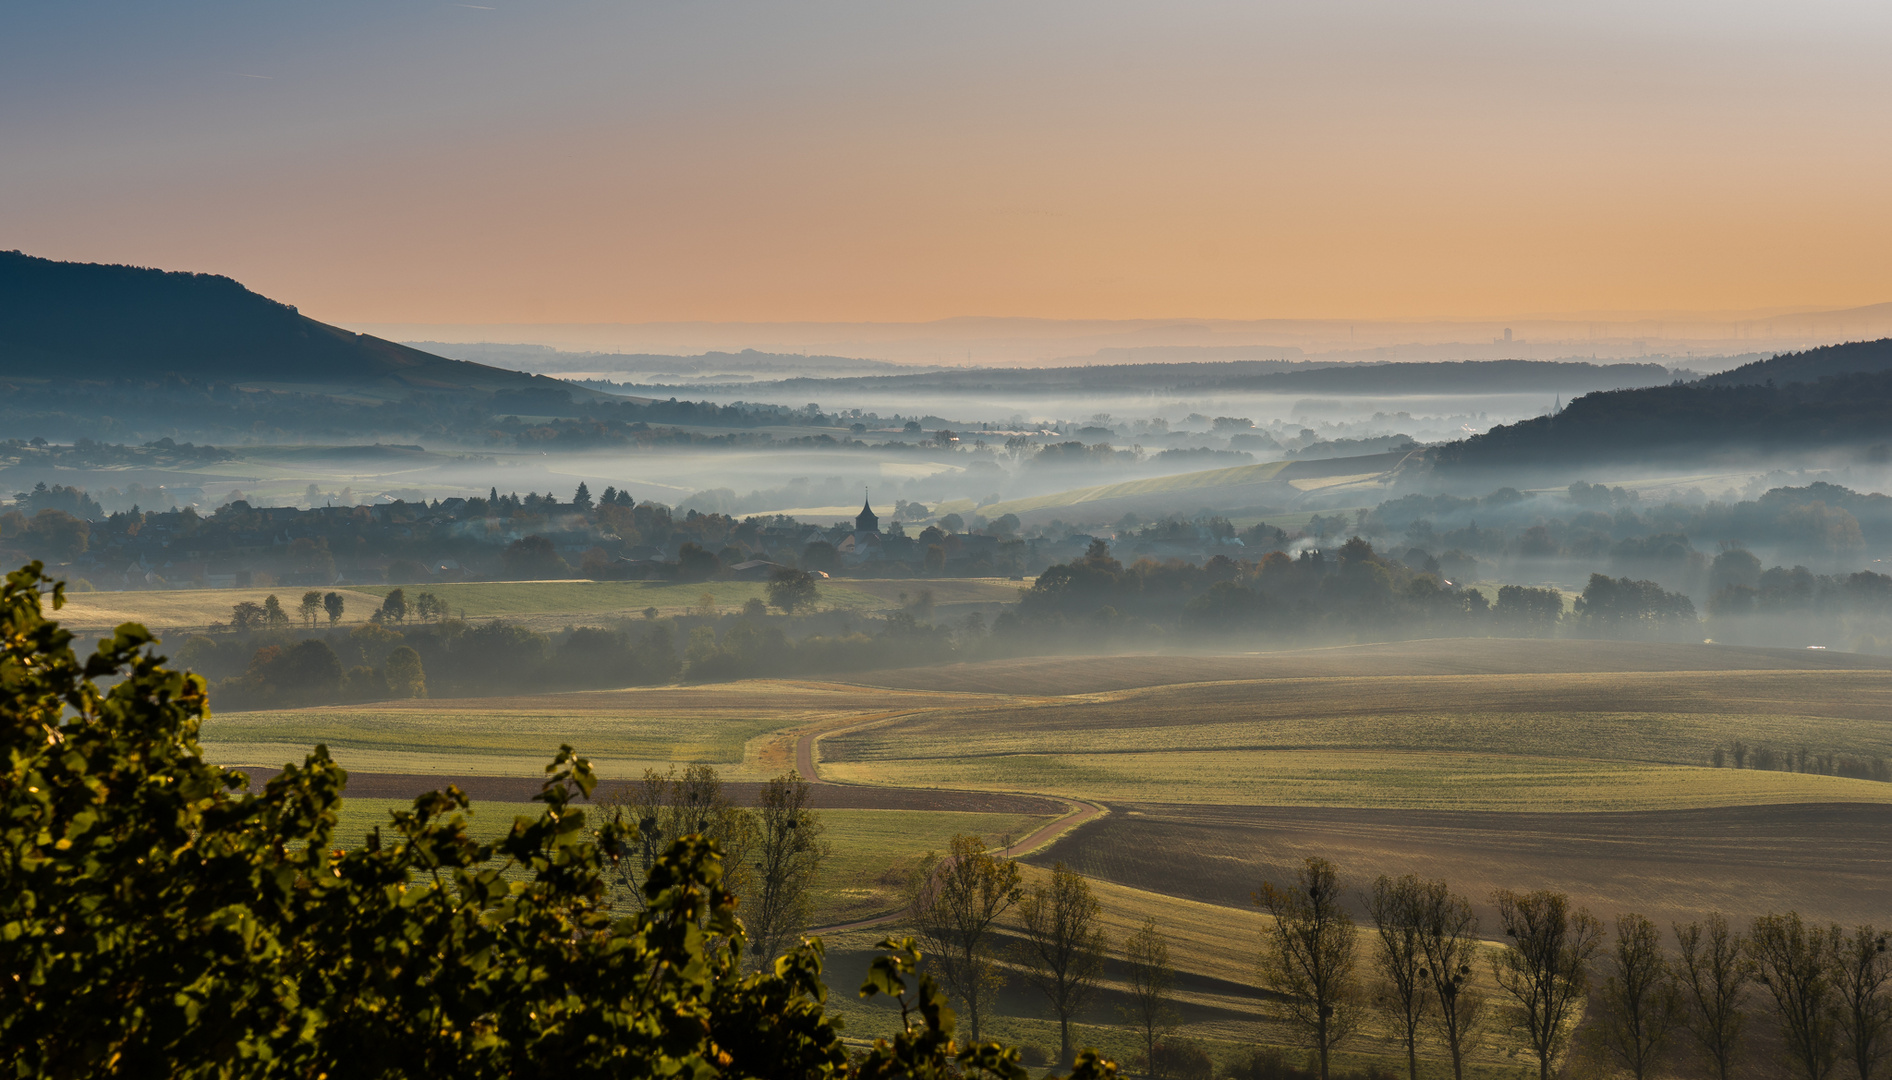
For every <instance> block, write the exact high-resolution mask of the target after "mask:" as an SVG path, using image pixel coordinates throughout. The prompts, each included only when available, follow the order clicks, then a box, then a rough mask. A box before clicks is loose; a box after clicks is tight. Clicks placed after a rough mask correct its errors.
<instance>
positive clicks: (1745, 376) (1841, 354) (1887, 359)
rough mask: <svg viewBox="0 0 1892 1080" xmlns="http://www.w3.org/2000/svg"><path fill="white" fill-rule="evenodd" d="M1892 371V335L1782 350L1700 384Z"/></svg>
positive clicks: (1744, 383)
mask: <svg viewBox="0 0 1892 1080" xmlns="http://www.w3.org/2000/svg"><path fill="white" fill-rule="evenodd" d="M1887 372H1892V338H1881V339H1879V340H1878V341H1849V342H1846V343H1845V344H1843V345H1827V346H1824V347H1822V348H1818V349H1808V350H1807V351H1805V352H1797V353H1781V354H1780V355H1779V356H1773V357H1769V358H1768V359H1766V360H1756V361H1754V362H1753V363H1751V364H1742V365H1741V366H1740V367H1738V368H1733V369H1730V370H1728V371H1723V372H1720V373H1719V374H1715V375H1710V376H1708V377H1706V378H1704V379H1701V380H1699V381H1698V382H1697V383H1696V385H1698V386H1764V385H1766V384H1767V383H1770V382H1771V383H1774V384H1776V385H1780V386H1785V385H1786V384H1788V383H1807V382H1818V381H1820V380H1821V379H1824V378H1827V377H1828V376H1831V375H1852V374H1872V375H1883V374H1885V373H1887Z"/></svg>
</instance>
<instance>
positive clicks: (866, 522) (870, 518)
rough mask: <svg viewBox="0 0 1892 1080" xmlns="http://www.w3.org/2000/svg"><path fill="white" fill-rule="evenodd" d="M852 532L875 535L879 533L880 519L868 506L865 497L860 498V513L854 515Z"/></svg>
mask: <svg viewBox="0 0 1892 1080" xmlns="http://www.w3.org/2000/svg"><path fill="white" fill-rule="evenodd" d="M854 531H855V532H864V533H877V532H879V531H880V518H879V517H878V516H877V515H876V514H875V513H874V508H873V507H872V506H871V505H869V504H868V500H867V496H865V495H863V496H861V512H860V513H858V514H856V515H854Z"/></svg>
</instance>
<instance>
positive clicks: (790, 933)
mask: <svg viewBox="0 0 1892 1080" xmlns="http://www.w3.org/2000/svg"><path fill="white" fill-rule="evenodd" d="M821 833H822V826H821V818H820V816H819V815H817V814H816V813H815V812H814V811H813V810H811V809H809V808H808V781H806V780H803V779H802V778H801V775H800V774H799V773H795V772H792V771H791V772H785V773H783V774H782V775H780V776H778V777H776V778H775V779H773V780H770V781H769V782H768V784H767V785H766V786H764V787H763V789H762V798H761V801H760V803H759V805H758V806H757V809H756V839H755V852H756V861H755V867H754V869H755V873H754V875H753V878H752V884H751V886H750V890H749V891H750V896H749V898H748V900H747V902H745V903H744V904H743V905H742V909H741V910H742V912H743V920H742V921H743V926H744V927H745V928H746V929H747V930H748V934H749V947H750V950H751V953H752V955H754V957H755V959H756V962H757V964H759V965H763V966H766V965H767V964H768V963H769V961H771V960H773V959H774V958H775V957H776V956H777V955H778V954H779V953H781V952H782V951H783V950H784V949H786V948H787V947H788V944H789V942H791V941H793V940H794V939H795V937H796V935H798V934H800V933H801V932H802V930H804V929H805V928H807V926H808V919H809V913H810V906H809V893H810V892H811V891H812V890H813V888H814V884H815V879H816V878H817V877H818V876H819V875H820V873H821V863H822V860H824V859H826V858H827V857H828V853H829V852H828V845H827V843H826V842H825V841H823V840H822V839H821Z"/></svg>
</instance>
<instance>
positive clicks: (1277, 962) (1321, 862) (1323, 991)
mask: <svg viewBox="0 0 1892 1080" xmlns="http://www.w3.org/2000/svg"><path fill="white" fill-rule="evenodd" d="M1341 896H1342V893H1341V888H1340V880H1339V876H1338V875H1337V874H1336V873H1335V871H1334V864H1333V863H1330V862H1328V861H1327V860H1326V859H1321V858H1309V859H1308V860H1307V861H1306V862H1305V863H1304V864H1303V865H1302V867H1301V870H1300V872H1299V873H1298V874H1297V875H1296V881H1295V884H1294V886H1293V887H1292V888H1288V889H1280V888H1276V887H1275V886H1274V885H1273V884H1272V883H1263V885H1262V886H1261V891H1260V892H1259V893H1257V894H1256V895H1255V902H1256V903H1258V904H1260V905H1261V906H1262V907H1263V908H1266V909H1267V911H1268V914H1269V915H1272V916H1273V917H1274V921H1273V924H1272V925H1271V926H1270V927H1269V928H1268V929H1267V930H1264V931H1263V932H1262V933H1263V938H1264V947H1263V949H1262V970H1263V972H1264V973H1265V974H1266V975H1267V976H1268V978H1269V981H1270V982H1272V983H1273V984H1274V987H1275V989H1277V990H1279V991H1280V992H1281V993H1283V994H1285V995H1286V996H1287V999H1288V1013H1289V1015H1290V1016H1291V1017H1292V1018H1293V1019H1294V1021H1295V1022H1296V1023H1297V1024H1299V1025H1300V1026H1301V1029H1302V1031H1303V1032H1304V1033H1305V1035H1306V1036H1307V1040H1308V1042H1309V1044H1310V1045H1312V1046H1313V1048H1314V1053H1315V1054H1316V1056H1317V1057H1318V1058H1319V1061H1320V1080H1328V1065H1329V1059H1330V1058H1331V1056H1332V1054H1333V1050H1334V1048H1335V1047H1336V1046H1338V1045H1339V1044H1340V1043H1341V1042H1343V1041H1344V1040H1345V1039H1346V1038H1347V1036H1349V1035H1351V1034H1353V1031H1354V1028H1355V1027H1356V1026H1357V1024H1358V1017H1357V1015H1356V1010H1355V1007H1354V1002H1355V999H1356V997H1357V992H1356V989H1357V988H1356V986H1355V980H1354V970H1353V967H1354V955H1353V954H1354V936H1353V919H1352V918H1350V917H1349V916H1348V915H1347V911H1346V909H1345V908H1344V907H1342V906H1341Z"/></svg>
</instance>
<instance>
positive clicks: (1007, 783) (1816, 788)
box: [822, 750, 1892, 812]
mask: <svg viewBox="0 0 1892 1080" xmlns="http://www.w3.org/2000/svg"><path fill="white" fill-rule="evenodd" d="M822 771H823V773H824V774H825V775H827V776H830V777H832V778H833V779H836V780H841V781H844V782H852V783H863V784H888V785H897V786H911V787H956V788H971V789H977V790H986V791H1032V792H1043V793H1046V794H1053V795H1065V796H1074V797H1078V798H1088V799H1100V800H1105V801H1118V802H1170V803H1222V804H1238V805H1252V806H1358V807H1382V808H1386V807H1412V808H1426V809H1441V810H1447V809H1451V810H1534V811H1556V812H1577V811H1597V810H1653V809H1680V808H1683V807H1702V806H1735V805H1751V804H1760V803H1791V802H1892V784H1882V783H1874V782H1872V781H1869V780H1854V779H1849V778H1846V777H1837V776H1814V775H1806V774H1800V773H1782V772H1757V771H1754V770H1750V769H1711V768H1696V767H1690V766H1682V765H1641V764H1635V763H1630V762H1613V761H1586V760H1581V759H1570V758H1532V757H1521V756H1509V755H1496V754H1477V753H1463V752H1461V753H1427V752H1420V753H1373V752H1345V751H1342V752H1334V751H1324V750H1285V751H1284V750H1270V751H1244V750H1237V751H1212V752H1200V753H1175V752H1166V751H1158V752H1151V753H1144V754H1107V755H1084V754H1015V755H1006V756H1001V757H982V758H959V759H930V760H923V761H875V762H827V763H824V764H823V765H822Z"/></svg>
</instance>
